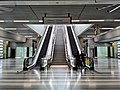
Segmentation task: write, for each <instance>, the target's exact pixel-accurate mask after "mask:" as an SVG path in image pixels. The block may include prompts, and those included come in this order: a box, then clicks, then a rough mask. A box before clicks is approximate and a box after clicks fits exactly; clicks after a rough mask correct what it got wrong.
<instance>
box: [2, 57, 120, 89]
mask: <svg viewBox="0 0 120 90" xmlns="http://www.w3.org/2000/svg"><path fill="white" fill-rule="evenodd" d="M22 61H23V59H0V90H120V60H119V59H105V58H103V59H97V60H95V71H89V70H86V71H85V70H84V69H83V70H78V71H72V70H69V69H68V67H67V66H66V65H60V66H58V65H54V66H52V67H51V68H50V69H49V70H45V71H42V72H40V71H39V70H35V69H34V70H30V71H26V72H20V71H21V70H22V63H23V62H22Z"/></svg>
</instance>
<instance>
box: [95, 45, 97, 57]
mask: <svg viewBox="0 0 120 90" xmlns="http://www.w3.org/2000/svg"><path fill="white" fill-rule="evenodd" d="M94 57H97V47H94Z"/></svg>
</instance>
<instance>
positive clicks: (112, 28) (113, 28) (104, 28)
mask: <svg viewBox="0 0 120 90" xmlns="http://www.w3.org/2000/svg"><path fill="white" fill-rule="evenodd" d="M100 29H105V30H107V29H114V28H100Z"/></svg>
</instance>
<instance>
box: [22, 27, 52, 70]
mask: <svg viewBox="0 0 120 90" xmlns="http://www.w3.org/2000/svg"><path fill="white" fill-rule="evenodd" d="M52 28H53V27H52V26H49V27H48V30H47V33H46V36H45V38H44V41H43V44H42V45H41V44H40V45H39V46H38V48H37V49H38V50H37V52H36V54H35V55H34V56H33V57H29V58H25V59H24V62H23V64H24V65H23V70H28V69H30V68H36V69H40V68H41V67H42V63H43V62H42V60H41V58H43V57H45V55H46V52H47V49H48V44H49V40H50V36H51V32H52Z"/></svg>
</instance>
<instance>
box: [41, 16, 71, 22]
mask: <svg viewBox="0 0 120 90" xmlns="http://www.w3.org/2000/svg"><path fill="white" fill-rule="evenodd" d="M43 22H44V24H70V23H71V18H70V17H66V18H65V17H64V18H53V17H52V18H51V17H44V18H43Z"/></svg>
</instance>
